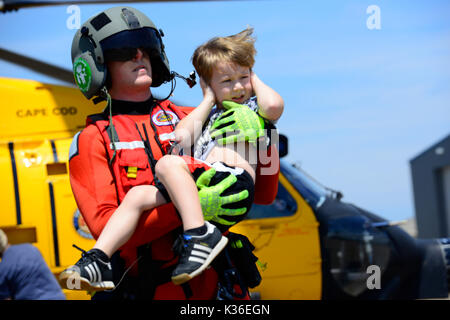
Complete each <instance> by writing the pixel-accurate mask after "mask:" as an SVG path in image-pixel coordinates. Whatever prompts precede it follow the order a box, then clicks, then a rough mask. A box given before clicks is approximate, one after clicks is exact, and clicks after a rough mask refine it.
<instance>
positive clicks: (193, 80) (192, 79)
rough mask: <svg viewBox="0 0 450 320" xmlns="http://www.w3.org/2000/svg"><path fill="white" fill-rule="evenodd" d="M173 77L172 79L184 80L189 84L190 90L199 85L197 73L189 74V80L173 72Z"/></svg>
mask: <svg viewBox="0 0 450 320" xmlns="http://www.w3.org/2000/svg"><path fill="white" fill-rule="evenodd" d="M171 75H172V77H171V78H172V79H173V78H175V77H177V78H180V79H183V80H184V81H185V82H186V83H187V85H188V86H189V88H192V87H193V86H195V85H196V84H197V81H196V77H195V71H192V72H191V73H189V78H186V77H183V76H182V75H180V74H178V73H176V72H175V71H172V73H171Z"/></svg>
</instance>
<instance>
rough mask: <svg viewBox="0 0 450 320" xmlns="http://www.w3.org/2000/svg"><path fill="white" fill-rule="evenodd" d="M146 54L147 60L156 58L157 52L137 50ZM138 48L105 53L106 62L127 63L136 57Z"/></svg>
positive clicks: (147, 49) (148, 49)
mask: <svg viewBox="0 0 450 320" xmlns="http://www.w3.org/2000/svg"><path fill="white" fill-rule="evenodd" d="M139 49H140V50H142V51H143V52H145V53H147V54H148V56H149V58H152V57H156V56H158V51H157V50H155V49H153V48H139ZM137 50H138V48H117V49H108V50H106V51H105V53H104V55H105V60H106V61H129V60H132V59H134V58H135V57H136V55H137Z"/></svg>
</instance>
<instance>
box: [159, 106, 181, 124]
mask: <svg viewBox="0 0 450 320" xmlns="http://www.w3.org/2000/svg"><path fill="white" fill-rule="evenodd" d="M152 121H153V123H154V124H156V125H157V126H169V125H176V124H177V123H178V122H179V121H180V119H179V118H178V116H177V115H176V114H175V113H174V112H172V111H169V110H165V111H163V110H159V111H158V112H157V113H155V114H154V115H153V116H152Z"/></svg>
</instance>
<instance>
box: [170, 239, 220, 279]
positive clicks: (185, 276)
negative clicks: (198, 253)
mask: <svg viewBox="0 0 450 320" xmlns="http://www.w3.org/2000/svg"><path fill="white" fill-rule="evenodd" d="M227 243H228V238H227V237H224V236H222V238H221V239H220V241H219V242H218V243H217V245H216V246H215V247H214V249H213V250H212V251H211V253H210V255H209V256H208V258H206V260H205V262H204V263H203V264H202V265H201V266H200V267H199V268H198V269H196V270H195V271H193V272H191V273H181V274H179V275H177V276H174V277H172V282H173V283H174V284H176V285H180V284H183V283H185V282H188V281H189V280H191V279H192V278H194V277H196V276H198V275H199V274H200V273H202V272H203V271H204V270H205V269H206V268H207V267H208V266H209V265H210V264H211V262H212V261H213V260H214V259H215V257H217V255H218V254H219V253H220V252H221V251H222V250H223V249H224V248H225V246H226V245H227Z"/></svg>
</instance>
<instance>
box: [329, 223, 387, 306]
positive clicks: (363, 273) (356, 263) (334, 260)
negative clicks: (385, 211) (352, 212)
mask: <svg viewBox="0 0 450 320" xmlns="http://www.w3.org/2000/svg"><path fill="white" fill-rule="evenodd" d="M370 224H371V222H370V221H369V219H367V218H366V217H364V216H345V217H339V218H335V219H331V220H329V221H328V232H327V235H326V237H325V244H324V246H325V249H326V252H327V254H326V261H327V263H328V264H329V268H330V272H331V275H332V276H333V278H334V280H335V281H336V282H337V284H338V285H339V287H340V288H341V289H342V290H343V291H344V292H346V293H347V294H349V295H352V296H355V297H356V296H358V295H360V294H361V293H362V292H364V291H365V290H367V279H368V277H369V273H368V270H369V269H368V268H369V267H370V266H377V267H378V268H380V270H381V274H383V272H384V270H386V267H387V265H388V263H389V260H390V256H391V247H390V245H389V243H390V241H389V238H388V236H387V235H386V234H385V233H384V232H383V231H380V230H378V229H376V228H373V227H371V225H370Z"/></svg>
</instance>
